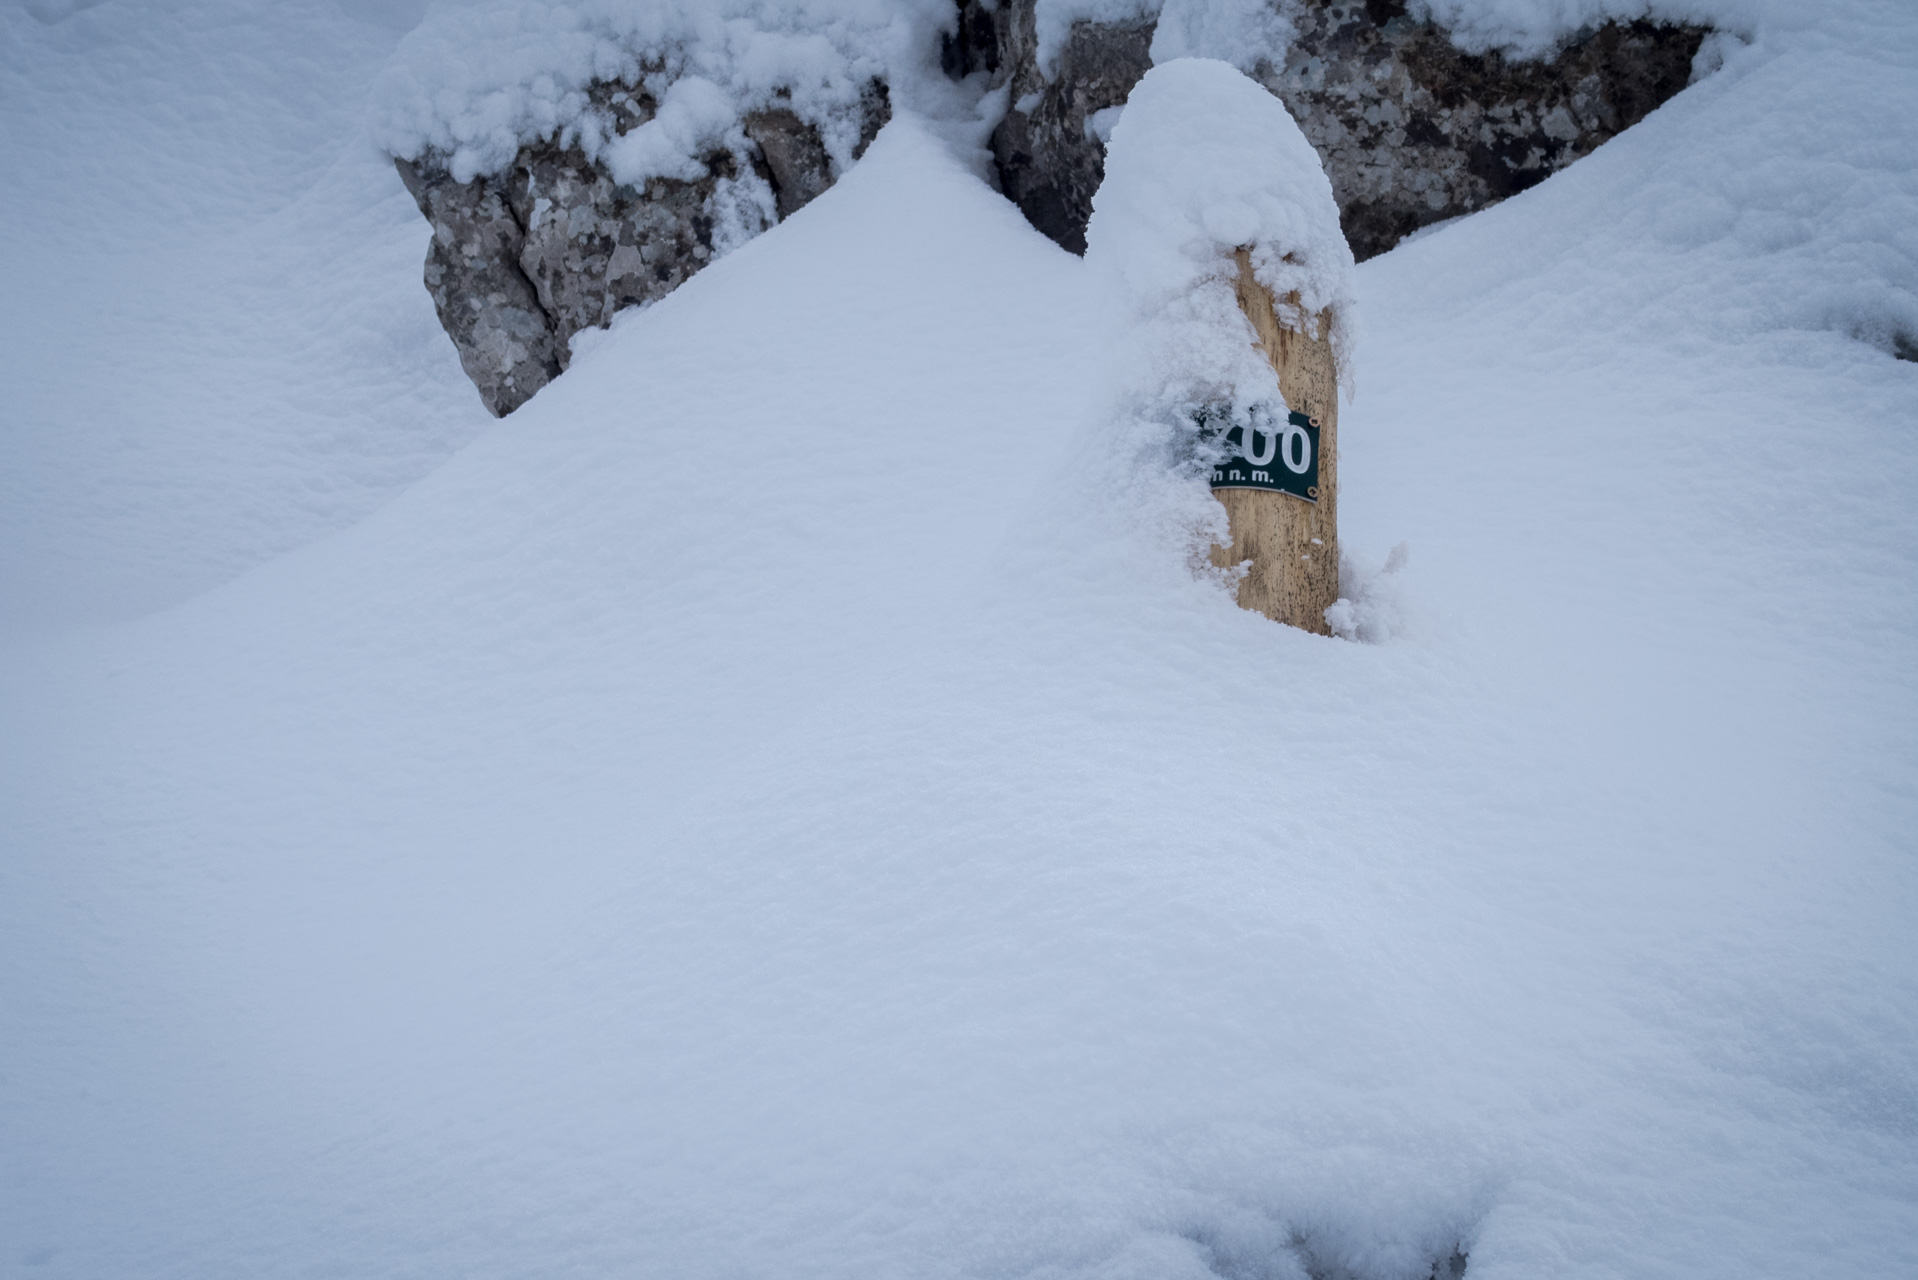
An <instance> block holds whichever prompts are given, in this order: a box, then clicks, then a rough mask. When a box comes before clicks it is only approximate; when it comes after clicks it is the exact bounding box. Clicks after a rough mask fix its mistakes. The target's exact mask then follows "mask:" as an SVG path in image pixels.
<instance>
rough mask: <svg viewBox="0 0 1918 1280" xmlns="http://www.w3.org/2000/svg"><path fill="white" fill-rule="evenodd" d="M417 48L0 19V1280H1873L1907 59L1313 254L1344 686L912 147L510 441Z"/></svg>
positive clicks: (1911, 303) (49, 2)
mask: <svg viewBox="0 0 1918 1280" xmlns="http://www.w3.org/2000/svg"><path fill="white" fill-rule="evenodd" d="M1506 7H1507V8H1511V7H1513V5H1512V4H1509V3H1508V4H1507V6H1506ZM399 8H403V6H400V7H396V8H394V9H390V10H389V9H385V8H382V7H380V6H375V5H371V4H356V5H346V4H344V3H326V2H324V0H280V2H277V3H273V4H270V5H269V4H264V3H260V0H248V2H243V0H204V2H203V3H195V4H188V3H179V4H169V5H158V4H155V5H143V4H136V3H133V2H132V0H107V2H106V3H103V4H99V5H96V6H92V7H84V8H83V7H81V6H80V5H78V4H74V3H70V2H69V3H60V2H59V0H30V3H29V4H28V5H27V6H26V7H25V8H21V7H17V6H16V5H14V4H12V3H9V4H7V5H5V6H0V24H3V25H0V73H3V74H4V77H5V79H4V81H3V82H0V119H3V120H4V122H5V129H4V134H3V135H0V143H3V145H4V147H5V148H6V156H7V159H8V171H9V173H10V174H12V175H13V177H14V181H13V182H11V183H10V184H8V186H7V189H6V190H5V192H4V194H0V202H4V203H3V204H0V208H4V209H5V210H6V212H7V217H8V220H9V221H8V225H9V229H10V231H11V233H12V234H10V235H9V236H8V237H7V239H6V243H5V245H4V248H3V249H0V252H4V253H5V255H6V258H5V270H6V272H7V275H6V278H7V279H8V281H9V282H10V283H9V288H8V290H7V292H6V294H5V303H4V310H3V311H0V314H4V317H5V319H4V324H5V326H6V327H5V333H6V335H7V339H8V340H7V342H6V343H5V344H3V350H0V359H4V360H5V362H6V364H5V369H6V378H7V383H8V385H9V387H10V388H11V389H12V394H11V395H10V396H9V397H8V408H7V410H6V412H5V414H4V415H0V441H3V443H0V447H3V448H4V449H5V455H4V457H3V458H0V521H3V522H4V523H3V524H0V565H4V574H3V575H0V609H3V610H4V612H5V621H6V623H7V635H8V639H7V640H6V641H5V647H4V648H0V833H3V834H0V852H3V856H0V1275H19V1276H22V1277H31V1278H32V1280H59V1278H62V1277H102V1276H113V1277H121V1276H128V1277H131V1276H182V1277H188V1276H190V1277H194V1278H195V1280H220V1278H223V1277H236V1278H237V1277H248V1278H249V1280H252V1278H257V1277H264V1276H275V1277H278V1276H287V1277H296V1276H322V1275H350V1276H355V1277H375V1276H378V1277H389V1276H390V1277H402V1276H409V1277H410V1276H436V1277H437V1276H454V1275H459V1276H472V1277H508V1276H524V1275H541V1276H549V1275H574V1276H594V1277H602V1276H653V1275H659V1276H678V1277H715V1278H717V1277H782V1278H784V1277H848V1278H850V1277H870V1276H894V1275H897V1276H904V1277H1001V1276H1003V1277H1015V1276H1016V1277H1028V1276H1030V1277H1046V1278H1048V1280H1066V1278H1067V1277H1082V1276H1083V1277H1094V1276H1097V1277H1111V1278H1113V1280H1119V1278H1128V1280H1129V1278H1131V1277H1138V1278H1139V1280H1147V1278H1150V1280H1177V1278H1179V1277H1193V1278H1195V1280H1204V1278H1205V1277H1208V1276H1221V1277H1227V1278H1228V1280H1252V1278H1258V1280H1296V1278H1297V1277H1298V1276H1299V1275H1300V1274H1301V1272H1300V1268H1301V1267H1302V1266H1306V1265H1309V1266H1311V1267H1312V1268H1313V1269H1314V1270H1316V1271H1317V1272H1318V1273H1319V1274H1320V1275H1321V1276H1332V1277H1347V1276H1349V1277H1352V1278H1353V1280H1415V1277H1419V1276H1422V1275H1423V1274H1424V1273H1425V1272H1426V1270H1427V1269H1428V1268H1429V1266H1430V1264H1431V1260H1432V1259H1433V1258H1435V1257H1442V1256H1445V1255H1448V1254H1449V1253H1450V1251H1451V1250H1452V1249H1453V1247H1454V1246H1457V1245H1462V1246H1464V1247H1465V1248H1466V1249H1467V1250H1468V1251H1469V1253H1470V1266H1469V1274H1470V1275H1471V1276H1473V1277H1475V1278H1476V1277H1485V1278H1487V1280H1490V1278H1493V1277H1497V1278H1501V1280H1520V1278H1525V1280H1533V1278H1536V1277H1541V1276H1576V1277H1588V1276H1589V1277H1619V1278H1625V1277H1631V1278H1632V1280H1639V1278H1643V1277H1673V1278H1674V1280H1676V1278H1677V1277H1684V1278H1685V1280H1698V1278H1700V1277H1724V1278H1725V1280H1733V1278H1736V1280H1751V1278H1752V1277H1779V1278H1780V1280H1785V1278H1787V1277H1789V1278H1791V1280H1798V1278H1800V1277H1805V1276H1821V1277H1822V1276H1832V1277H1857V1278H1858V1280H1885V1278H1887V1277H1894V1276H1904V1275H1912V1274H1918V940H1915V939H1918V931H1914V929H1913V926H1912V920H1913V918H1914V910H1915V909H1918V867H1915V866H1914V861H1913V860H1914V856H1918V849H1915V848H1914V843H1915V841H1914V837H1913V834H1912V833H1913V832H1914V831H1915V830H1918V767H1915V765H1918V755H1915V753H1914V747H1913V744H1914V741H1918V643H1914V635H1915V634H1918V520H1914V499H1913V497H1912V494H1913V492H1914V488H1915V487H1918V364H1913V363H1910V362H1905V361H1899V360H1896V359H1894V358H1893V357H1892V356H1891V355H1890V354H1888V352H1887V350H1886V349H1885V348H1887V347H1889V346H1890V345H1891V344H1892V342H1893V335H1894V334H1895V333H1897V332H1904V333H1906V334H1913V333H1918V13H1914V11H1913V10H1912V9H1911V7H1910V6H1909V5H1906V4H1901V3H1895V2H1893V0H1883V2H1881V3H1868V2H1866V0H1858V2H1857V3H1852V4H1833V5H1829V6H1820V7H1818V8H1817V9H1815V10H1813V9H1811V8H1810V7H1807V8H1806V11H1805V12H1803V13H1792V12H1788V11H1786V10H1784V9H1782V8H1781V9H1780V10H1778V11H1777V12H1776V13H1773V14H1770V15H1769V16H1765V17H1764V20H1763V21H1759V22H1755V23H1754V26H1753V30H1752V31H1751V33H1750V34H1751V35H1752V37H1753V38H1752V40H1751V42H1750V43H1749V44H1748V45H1744V44H1740V45H1735V46H1733V47H1732V48H1731V49H1730V56H1729V57H1728V59H1727V61H1726V65H1725V67H1724V69H1723V70H1721V71H1719V72H1718V73H1717V74H1715V75H1713V76H1711V77H1709V78H1707V79H1705V80H1703V81H1702V82H1701V83H1700V84H1698V85H1697V86H1695V87H1694V88H1692V89H1690V90H1688V91H1686V92H1685V93H1684V94H1682V95H1680V96H1679V97H1678V98H1676V99H1674V100H1673V101H1672V102H1671V103H1669V104H1668V105H1667V106H1666V107H1664V108H1663V109H1661V110H1660V111H1658V112H1657V113H1655V114H1654V115H1653V116H1652V117H1651V118H1649V119H1648V120H1646V121H1645V122H1644V123H1643V124H1641V125H1640V126H1638V127H1637V128H1635V129H1633V130H1632V131H1631V132H1629V133H1628V134H1626V135H1624V136H1622V137H1621V138H1619V139H1618V140H1616V141H1615V142H1613V143H1611V144H1608V145H1607V146H1606V147H1604V148H1602V149H1601V150H1600V151H1599V152H1598V153H1596V154H1595V155H1593V156H1591V157H1590V158H1588V159H1586V160H1584V161H1581V162H1580V163H1579V164H1577V165H1575V166H1573V167H1572V168H1571V169H1569V170H1567V171H1565V172H1564V173H1562V174H1560V175H1558V176H1557V177H1554V178H1553V179H1551V180H1550V181H1548V182H1546V183H1545V184H1543V185H1542V186H1540V187H1538V188H1536V189H1535V190H1533V191H1531V192H1528V193H1526V194H1525V195H1523V196H1521V197H1518V198H1516V199H1514V200H1511V201H1509V202H1507V203H1505V204H1503V205H1500V206H1498V207H1496V208H1494V209H1491V210H1488V211H1486V212H1484V213H1482V214H1479V215H1476V216H1474V217H1472V218H1469V219H1465V220H1463V221H1461V222H1458V223H1456V224H1454V225H1452V226H1449V227H1446V228H1444V229H1442V230H1440V231H1438V232H1436V233H1434V234H1432V235H1429V236H1425V237H1422V238H1420V239H1419V240H1417V241H1416V242H1414V243H1411V244H1408V245H1406V246H1404V247H1402V248H1401V249H1399V250H1397V251H1395V252H1393V253H1391V254H1388V255H1386V256H1384V257H1382V258H1379V259H1376V260H1374V261H1372V262H1369V263H1366V264H1364V265H1363V266H1362V267H1360V268H1359V270H1358V273H1357V290H1358V300H1359V307H1360V310H1361V314H1362V319H1363V328H1362V335H1361V337H1360V340H1359V344H1358V347H1357V357H1358V358H1357V383H1358V394H1357V398H1356V399H1355V400H1354V401H1352V402H1351V403H1350V404H1349V405H1347V406H1346V407H1345V408H1344V409H1343V411H1342V418H1341V445H1342V450H1343V453H1342V460H1341V477H1342V494H1341V499H1342V501H1341V510H1342V515H1343V529H1342V536H1343V537H1344V538H1345V540H1346V542H1347V544H1348V546H1349V547H1350V548H1351V549H1352V551H1353V552H1354V554H1355V556H1356V557H1357V559H1358V560H1359V561H1360V562H1361V564H1360V568H1361V569H1362V570H1363V572H1362V573H1361V574H1359V575H1357V576H1356V577H1355V579H1354V582H1353V584H1352V586H1353V588H1354V589H1355V590H1363V592H1364V593H1365V603H1366V604H1367V607H1368V608H1369V609H1371V610H1373V611H1374V612H1375V613H1376V615H1377V616H1378V617H1379V618H1381V619H1385V620H1387V621H1389V623H1390V625H1389V626H1385V625H1381V627H1380V630H1381V631H1389V632H1390V633H1391V636H1390V638H1389V639H1387V640H1386V641H1385V642H1384V643H1376V644H1361V643H1351V642H1347V641H1339V640H1328V639H1321V638H1317V637H1312V636H1308V635H1305V634H1303V633H1300V632H1295V631H1290V630H1286V629H1284V628H1280V627H1277V626H1274V625H1272V624H1270V623H1268V622H1266V621H1264V620H1263V619H1261V618H1259V617H1256V616H1254V615H1251V614H1247V613H1244V612H1241V611H1240V610H1238V609H1237V608H1235V607H1234V605H1233V604H1232V602H1231V600H1230V599H1229V598H1228V597H1227V596H1226V595H1224V594H1223V593H1222V592H1221V591H1220V590H1219V588H1218V587H1217V586H1216V585H1214V584H1212V583H1210V582H1207V581H1203V580H1200V579H1196V578H1194V577H1193V576H1192V574H1191V573H1190V572H1189V570H1188V569H1187V567H1186V564H1185V560H1184V557H1183V553H1182V548H1180V547H1179V546H1177V545H1176V543H1175V541H1174V540H1171V539H1169V538H1168V537H1166V536H1165V532H1164V529H1163V527H1162V525H1161V524H1160V523H1158V522H1155V521H1154V520H1152V519H1144V518H1141V508H1140V507H1139V506H1138V505H1137V504H1138V502H1140V501H1142V499H1141V498H1140V496H1139V495H1140V492H1141V490H1140V488H1139V487H1136V486H1135V487H1125V486H1112V485H1110V484H1109V483H1108V482H1109V481H1110V479H1111V477H1112V475H1113V470H1112V468H1111V467H1110V466H1109V465H1105V464H1103V463H1102V462H1100V460H1099V459H1098V458H1097V456H1096V454H1097V451H1098V450H1099V449H1100V446H1101V442H1102V440H1104V439H1105V438H1106V437H1105V436H1103V435H1102V431H1104V430H1105V429H1106V428H1107V426H1108V425H1109V424H1107V423H1106V422H1104V421H1103V420H1102V418H1101V415H1102V414H1103V413H1106V412H1109V409H1110V406H1111V404H1112V401H1113V395H1114V388H1115V387H1116V386H1119V385H1121V384H1122V383H1123V381H1124V378H1125V377H1127V376H1129V372H1130V371H1129V370H1127V369H1125V368H1115V367H1114V362H1113V360H1112V358H1111V352H1112V351H1113V350H1115V349H1116V348H1115V344H1114V343H1113V342H1112V340H1111V337H1112V335H1111V330H1110V326H1111V324H1112V316H1111V314H1110V310H1109V308H1108V307H1107V306H1105V305H1104V303H1103V301H1102V298H1103V295H1102V294H1101V293H1100V291H1099V288H1098V287H1097V279H1098V276H1099V264H1098V263H1097V262H1096V261H1095V262H1091V263H1087V262H1081V261H1080V260H1078V259H1075V258H1072V257H1070V256H1069V255H1066V254H1065V253H1063V252H1062V251H1060V250H1058V249H1057V248H1056V247H1055V246H1053V245H1052V244H1051V243H1050V242H1048V241H1046V240H1044V239H1043V238H1041V237H1040V236H1039V235H1038V234H1037V233H1035V232H1033V231H1032V230H1031V229H1030V228H1029V227H1028V226H1027V225H1026V224H1025V223H1024V221H1023V220H1022V219H1021V218H1020V216H1019V215H1018V213H1017V212H1016V211H1015V210H1014V209H1012V208H1011V207H1010V206H1009V205H1008V204H1006V203H1005V202H1004V201H1003V200H1001V199H1000V198H999V197H997V196H996V195H994V194H993V193H992V192H991V191H990V190H989V189H988V188H987V187H986V186H984V185H983V184H982V183H981V182H980V181H979V180H978V178H977V177H976V176H975V175H974V173H973V171H972V169H971V168H970V167H969V165H968V164H967V163H966V158H965V157H962V156H955V154H954V153H953V151H952V149H951V147H950V146H949V144H948V143H946V142H945V141H942V140H941V139H942V137H944V136H945V132H949V131H945V132H942V131H941V130H939V129H935V128H932V127H929V126H927V125H925V124H924V123H922V122H920V121H919V120H917V119H915V118H913V117H912V116H910V115H909V114H907V115H903V116H902V118H900V119H899V120H897V121H895V123H894V124H893V125H892V126H890V127H889V128H888V130H887V131H886V132H885V134H883V135H882V137H881V139H880V140H879V142H878V143H876V144H875V145H874V147H873V149H872V151H871V152H870V153H869V155H868V156H867V158H866V159H865V160H864V161H862V162H861V163H860V164H859V165H858V166H857V167H856V168H855V169H854V170H853V171H852V173H851V174H850V175H849V176H848V178H847V179H846V180H844V181H843V182H842V183H841V184H840V185H838V186H837V187H835V188H834V189H833V190H831V191H830V192H828V193H827V194H826V195H825V196H823V197H822V198H820V199H819V200H818V201H816V202H815V203H814V204H812V205H811V206H809V207H808V208H806V209H805V210H803V211H802V212H801V213H799V214H798V215H796V216H795V217H793V218H792V219H790V220H789V221H788V222H786V223H784V224H782V225H781V226H780V227H778V228H777V229H776V230H774V231H772V232H770V233H768V234H767V235H765V236H763V237H761V238H760V239H758V240H755V241H753V242H752V243H750V244H748V245H746V246H745V247H744V248H742V249H740V250H739V251H737V252H735V253H733V254H732V255H730V256H728V257H727V258H725V259H724V260H722V261H720V262H718V263H717V264H715V265H714V266H712V267H710V268H708V269H707V270H706V271H704V272H702V273H701V274H700V275H699V276H697V277H696V278H695V279H693V280H692V281H691V282H690V283H689V284H688V285H686V286H685V287H683V288H682V289H680V290H679V291H678V292H676V293H675V294H673V295H672V296H671V297H669V298H668V299H666V300H665V301H663V302H661V303H660V304H658V305H657V306H655V307H653V308H651V309H649V310H647V311H644V312H641V313H637V314H634V315H629V316H627V317H625V318H624V319H623V320H622V322H621V323H620V324H618V325H617V326H616V327H615V329H614V330H613V331H612V332H611V333H610V334H609V335H608V336H607V337H606V338H605V339H604V340H603V341H601V342H600V343H599V344H598V345H597V346H596V347H594V348H593V349H592V350H590V351H589V352H587V353H586V354H584V355H583V356H582V357H581V358H579V359H578V360H577V361H576V362H575V364H574V365H573V367H572V369H571V370H570V371H569V372H568V373H567V374H566V375H565V376H564V377H562V378H561V379H559V380H558V381H557V382H555V383H554V384H552V385H551V386H550V387H549V388H547V389H546V390H544V391H543V392H541V394H540V395H539V396H538V397H537V398H536V399H534V400H533V401H532V402H531V403H530V404H528V405H527V406H526V407H525V408H524V409H522V410H520V411H519V412H518V413H516V414H515V415H514V416H513V417H512V418H511V419H509V420H506V421H504V422H500V423H489V422H488V421H487V420H486V419H485V418H484V416H483V412H482V411H481V410H480V408H479V406H478V402H477V398H476V397H475V396H474V394H473V392H472V390H471V388H470V386H468V385H467V384H466V383H465V382H464V380H463V379H462V378H461V376H460V374H459V370H458V366H457V362H456V360H455V359H454V356H453V353H452V349H451V345H450V343H447V342H446V340H445V338H444V337H443V335H441V334H440V333H439V332H438V330H437V327H436V325H435V324H434V320H433V316H432V309H431V304H430V302H429V301H428V300H427V298H426V295H425V291H424V290H423V289H422V288H421V287H420V285H419V279H418V272H419V258H420V255H421V253H422V252H423V247H424V240H425V231H424V226H423V223H421V222H420V221H419V219H418V217H417V214H415V213H414V211H413V210H412V209H411V207H410V204H409V202H408V201H407V199H406V197H405V195H404V193H403V192H401V191H400V190H399V187H398V184H397V181H396V180H395V179H393V178H392V176H391V171H390V169H387V168H384V167H383V162H382V160H381V158H380V156H379V155H378V154H377V152H376V150H375V149H374V148H373V146H372V145H371V143H370V141H369V140H368V139H369V136H370V133H369V128H368V126H367V124H366V119H367V114H366V103H367V101H368V98H369V95H370V94H371V92H372V90H371V86H372V85H373V84H374V83H375V82H376V80H377V78H378V76H379V75H380V73H381V68H382V66H383V65H384V63H385V60H386V58H387V57H388V54H389V52H390V51H391V50H392V48H393V47H394V45H395V43H396V42H397V41H398V40H399V38H400V36H401V34H402V32H403V30H404V28H405V27H407V26H408V25H410V18H411V15H405V14H400V13H399ZM1488 8H1489V6H1488ZM62 14H65V15H66V16H65V17H64V18H63V19H61V15H62ZM394 15H398V17H397V18H394ZM389 18H394V20H392V21H386V19H389ZM48 19H60V20H56V21H49V20H48ZM1095 481H1096V482H1098V483H1095ZM1148 487H1149V486H1148ZM1401 542H1404V543H1407V544H1409V547H1410V558H1409V561H1407V562H1406V563H1405V564H1404V565H1403V567H1401V568H1398V569H1397V570H1396V571H1395V572H1392V573H1390V574H1383V573H1378V572H1376V567H1377V566H1378V565H1380V564H1381V563H1382V562H1383V561H1384V560H1385V558H1386V555H1387V552H1388V550H1389V549H1390V548H1392V547H1393V546H1395V545H1396V544H1399V543H1401ZM242 570H244V572H241V571H242ZM236 575H237V576H236ZM216 584H217V585H216Z"/></svg>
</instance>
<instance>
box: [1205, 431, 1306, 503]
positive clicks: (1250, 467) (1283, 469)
mask: <svg viewBox="0 0 1918 1280" xmlns="http://www.w3.org/2000/svg"><path fill="white" fill-rule="evenodd" d="M1225 446H1226V448H1227V449H1228V450H1230V451H1231V452H1230V453H1228V454H1227V455H1226V458H1225V460H1224V461H1222V462H1220V463H1219V464H1218V465H1217V466H1216V467H1214V468H1212V487H1213V488H1214V489H1268V490H1271V491H1272V492H1274V493H1289V494H1291V495H1292V496H1293V497H1295V498H1304V499H1305V500H1306V501H1307V502H1317V501H1318V500H1319V427H1318V423H1317V422H1315V421H1314V420H1313V419H1311V418H1308V417H1306V416H1305V415H1304V414H1302V413H1289V414H1287V415H1286V421H1285V425H1284V426H1277V425H1274V426H1273V427H1272V429H1271V430H1269V431H1261V430H1259V429H1258V428H1256V427H1252V426H1244V425H1240V426H1234V427H1229V428H1227V429H1226V433H1225Z"/></svg>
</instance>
